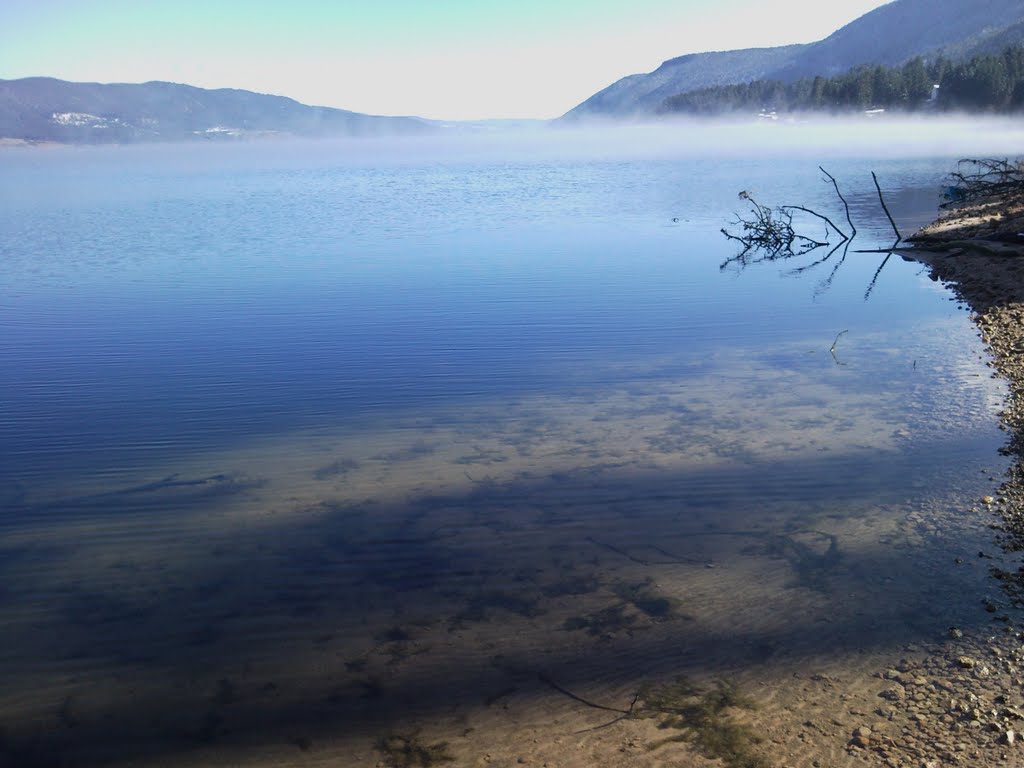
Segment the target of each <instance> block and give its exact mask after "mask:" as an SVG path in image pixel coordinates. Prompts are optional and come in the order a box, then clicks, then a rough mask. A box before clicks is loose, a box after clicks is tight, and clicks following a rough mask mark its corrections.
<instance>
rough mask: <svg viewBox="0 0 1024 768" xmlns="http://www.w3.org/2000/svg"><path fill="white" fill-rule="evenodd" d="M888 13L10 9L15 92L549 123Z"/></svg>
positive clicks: (772, 8) (740, 0)
mask: <svg viewBox="0 0 1024 768" xmlns="http://www.w3.org/2000/svg"><path fill="white" fill-rule="evenodd" d="M884 2H885V0H848V1H847V2H843V3H835V2H830V1H829V2H822V3H814V4H811V3H808V2H806V0H773V2H770V3H769V2H764V0H516V1H515V2H511V0H506V2H502V3H495V2H487V0H475V1H473V0H432V1H431V0H335V2H330V1H329V0H288V1H287V2H281V1H280V0H278V1H275V0H249V2H234V1H233V0H174V2H167V1H166V0H0V78H3V79H10V78H18V77H28V76H32V75H50V76H53V77H59V78H62V79H65V80H75V81H96V82H143V81H146V80H170V81H173V82H181V83H189V84H192V85H198V86H201V87H204V88H223V87H233V88H245V89H248V90H254V91H260V92H263V93H275V94H280V95H283V96H290V97H292V98H294V99H297V100H299V101H302V102H304V103H307V104H319V105H325V106H332V107H341V108H343V109H352V110H355V111H358V112H369V113H372V114H385V115H398V114H403V115H405V114H410V115H421V116H423V117H433V118H444V119H476V118H486V117H541V118H547V117H555V116H557V115H560V114H562V113H564V112H565V111H567V110H569V109H570V108H572V107H573V106H575V105H576V104H578V103H579V102H581V101H583V100H584V99H585V98H587V97H588V96H590V95H591V94H592V93H594V92H596V91H598V90H600V89H601V88H603V87H605V86H606V85H609V84H610V83H612V82H613V81H615V80H617V79H619V78H620V77H623V76H625V75H628V74H633V73H636V72H648V71H650V70H652V69H654V68H655V67H657V66H658V64H660V63H661V62H662V61H664V60H665V59H669V58H672V57H674V56H680V55H682V54H684V53H694V52H698V51H707V50H725V49H730V48H746V47H755V46H768V45H782V44H786V43H797V42H811V41H813V40H817V39H820V38H822V37H825V36H827V35H828V34H830V33H831V32H833V31H835V30H836V29H837V28H838V27H840V26H842V25H843V24H845V23H847V22H849V21H852V20H853V19H855V18H856V17H858V16H861V15H863V14H864V13H866V12H868V11H870V10H872V9H873V8H877V7H878V6H880V5H883V4H884ZM840 6H841V7H840Z"/></svg>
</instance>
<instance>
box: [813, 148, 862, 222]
mask: <svg viewBox="0 0 1024 768" xmlns="http://www.w3.org/2000/svg"><path fill="white" fill-rule="evenodd" d="M818 170H819V171H821V172H822V173H824V174H825V175H826V176H828V180H829V181H831V182H832V186H833V187H835V190H836V195H838V196H839V199H840V200H842V201H843V207H844V208H845V209H846V222H847V223H848V224H849V225H850V238H854V237H856V236H857V228H856V227H855V226H854V225H853V219H852V218H850V204H849V203H848V202H846V198H845V197H843V193H842V192H840V191H839V184H838V183H837V182H836V179H835V177H834V176H833V175H832V174H831V173H829V172H828V171H826V170H825V169H824V168H822V167H821V166H820V165H819V166H818Z"/></svg>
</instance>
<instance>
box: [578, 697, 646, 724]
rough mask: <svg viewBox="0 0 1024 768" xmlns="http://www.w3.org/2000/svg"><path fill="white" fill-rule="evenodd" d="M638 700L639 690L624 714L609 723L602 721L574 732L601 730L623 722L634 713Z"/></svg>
mask: <svg viewBox="0 0 1024 768" xmlns="http://www.w3.org/2000/svg"><path fill="white" fill-rule="evenodd" d="M638 701H640V692H639V691H637V693H636V695H635V696H634V697H633V701H631V702H630V703H629V710H628V711H627V712H624V713H623V714H621V715H619V716H618V717H616V718H615V719H613V720H609V721H608V722H607V723H601V724H600V725H595V726H594V727H593V728H583V729H581V730H578V731H573V733H574V734H577V733H590V732H591V731H599V730H601V729H602V728H607V727H608V726H609V725H615V724H616V723H621V722H622V721H623V720H625V719H626V718H627V717H632V715H633V707H635V706H636V703H637V702H638Z"/></svg>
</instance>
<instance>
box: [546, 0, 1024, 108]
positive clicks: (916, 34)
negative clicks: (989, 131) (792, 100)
mask: <svg viewBox="0 0 1024 768" xmlns="http://www.w3.org/2000/svg"><path fill="white" fill-rule="evenodd" d="M1020 42H1024V0H895V1H894V2H891V3H888V4H887V5H883V6H881V7H879V8H876V9H875V10H873V11H871V12H869V13H866V14H865V15H863V16H861V17H860V18H858V19H856V20H854V21H852V22H850V23H849V24H847V25H846V26H844V27H842V28H841V29H839V30H837V31H835V32H834V33H832V34H831V35H829V36H828V37H827V38H825V39H824V40H819V41H818V42H815V43H807V44H801V45H788V46H782V47H777V48H748V49H742V50H735V51H718V52H713V53H695V54H688V55H685V56H679V57H677V58H674V59H669V60H668V61H666V62H664V63H663V64H662V65H661V66H660V67H658V68H657V69H656V70H654V71H653V72H650V73H647V74H638V75H629V76H627V77H624V78H622V79H621V80H619V81H617V82H615V83H612V84H611V85H610V86H608V87H607V88H605V89H603V90H601V91H599V92H598V93H596V94H594V95H593V96H591V97H590V98H589V99H587V100H586V101H584V102H583V103H581V104H579V105H578V106H576V107H574V108H573V109H571V110H570V111H569V112H567V113H566V114H565V115H564V116H563V118H562V119H563V120H576V119H583V118H589V117H610V118H622V117H631V116H636V115H641V114H645V113H652V112H654V111H655V110H656V109H657V108H658V107H659V106H660V105H661V104H662V102H663V101H664V100H665V99H666V98H668V97H670V96H675V95H677V94H680V93H686V92H688V91H694V90H697V89H699V88H706V87H709V86H716V85H731V84H736V83H745V82H749V81H751V80H767V79H773V80H782V81H786V82H790V81H793V80H798V79H800V78H802V77H814V76H815V75H823V76H832V75H837V74H841V73H843V72H846V71H849V70H850V69H853V68H854V67H856V66H859V65H862V64H885V65H890V66H892V65H896V64H902V63H903V62H905V61H908V60H910V59H912V58H914V57H915V56H932V55H938V54H940V53H941V54H943V55H945V56H946V57H948V58H954V59H959V58H963V57H965V56H972V55H975V54H978V53H989V52H993V50H994V49H995V50H998V49H999V48H1002V47H1005V46H1007V45H1010V44H1013V43H1020Z"/></svg>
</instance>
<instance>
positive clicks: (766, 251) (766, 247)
mask: <svg viewBox="0 0 1024 768" xmlns="http://www.w3.org/2000/svg"><path fill="white" fill-rule="evenodd" d="M740 198H741V199H743V200H746V201H747V202H749V203H750V205H751V208H752V209H753V213H754V216H753V218H750V219H744V218H741V217H739V216H737V217H736V220H735V221H734V222H733V223H734V224H736V225H738V226H740V227H741V233H740V234H735V235H734V234H732V233H731V232H729V231H728V230H727V229H725V228H724V227H723V228H722V234H723V235H725V236H726V237H727V238H729V239H730V240H737V241H739V242H740V243H741V244H742V245H743V251H742V252H741V254H740V256H741V257H742V256H743V255H745V254H747V253H749V252H751V251H757V252H758V253H760V255H761V257H762V258H763V259H766V260H768V261H771V260H773V259H781V258H789V257H791V256H801V255H803V254H805V253H807V252H809V251H813V250H814V249H815V248H821V247H822V246H823V245H828V243H827V242H820V241H818V240H814V239H812V238H810V237H807V236H805V235H800V234H797V232H796V230H794V229H793V214H792V212H791V210H790V209H791V208H795V207H794V206H782V207H779V208H774V209H773V208H769V207H768V206H766V205H761V204H760V203H759V202H757V201H756V200H755V199H754V198H753V197H751V195H750V193H749V192H740Z"/></svg>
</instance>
